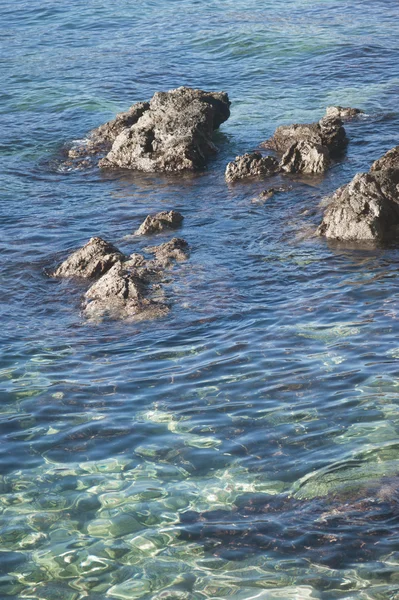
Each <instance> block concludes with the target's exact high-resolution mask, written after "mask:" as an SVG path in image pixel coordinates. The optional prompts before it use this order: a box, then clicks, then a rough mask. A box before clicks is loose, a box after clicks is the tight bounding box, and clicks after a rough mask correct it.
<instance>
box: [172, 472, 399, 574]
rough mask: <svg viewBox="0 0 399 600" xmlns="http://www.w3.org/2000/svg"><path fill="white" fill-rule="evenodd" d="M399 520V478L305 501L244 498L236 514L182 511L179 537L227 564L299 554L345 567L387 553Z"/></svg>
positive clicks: (259, 496) (265, 496) (237, 504)
mask: <svg viewBox="0 0 399 600" xmlns="http://www.w3.org/2000/svg"><path fill="white" fill-rule="evenodd" d="M398 517H399V478H398V477H392V478H382V479H380V480H376V481H374V482H368V483H367V485H363V486H359V485H358V486H357V489H356V490H355V491H351V492H350V493H349V492H343V493H341V494H340V493H336V494H331V495H329V496H326V497H316V498H312V499H307V500H302V499H298V498H295V497H292V496H289V495H287V494H277V495H268V494H245V495H244V496H241V497H239V498H237V500H236V502H235V505H234V507H233V509H232V510H225V509H221V510H210V511H205V512H196V511H192V510H189V511H186V512H183V513H181V515H180V537H181V538H182V539H184V540H187V541H192V542H196V543H201V544H202V545H203V547H204V549H205V551H206V552H209V553H210V554H212V555H214V556H219V557H221V558H224V559H227V560H244V559H246V558H248V557H249V556H253V555H256V554H263V553H265V552H268V554H269V555H271V556H272V557H273V556H275V557H279V558H280V557H284V556H298V555H299V554H300V556H302V557H303V558H305V559H307V560H309V561H311V562H312V563H318V564H322V565H326V566H328V567H330V568H343V567H347V566H349V565H350V564H351V563H352V562H355V561H356V562H362V561H368V560H375V559H377V558H378V556H379V553H381V552H384V548H383V547H381V546H379V545H378V542H379V541H380V540H381V536H382V535H384V536H385V539H386V540H387V544H388V543H389V539H391V540H394V539H396V536H397V535H398V526H397V523H398ZM376 542H377V543H376ZM391 543H392V541H391Z"/></svg>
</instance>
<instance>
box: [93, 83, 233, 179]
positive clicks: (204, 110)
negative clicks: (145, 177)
mask: <svg viewBox="0 0 399 600" xmlns="http://www.w3.org/2000/svg"><path fill="white" fill-rule="evenodd" d="M229 107H230V101H229V99H228V96H227V94H226V93H225V92H204V91H202V90H195V89H191V88H187V87H180V88H177V89H175V90H170V91H169V92H157V93H156V94H154V96H153V98H152V99H151V101H150V103H149V108H148V109H147V110H145V111H144V112H143V114H142V115H141V116H140V118H139V119H138V120H137V122H135V123H134V124H133V125H132V126H130V127H126V128H123V129H122V131H121V132H120V133H119V134H118V135H117V137H116V138H115V140H114V142H113V145H112V148H111V150H110V152H109V153H108V154H107V156H106V157H105V158H104V159H102V160H101V161H100V163H99V165H100V166H101V167H102V168H127V169H137V170H140V171H148V172H151V171H164V172H173V171H182V170H190V171H196V170H199V169H202V168H203V167H204V166H205V165H206V162H207V160H208V158H209V157H210V156H211V155H213V154H215V153H216V152H217V148H216V146H215V145H214V143H213V141H212V135H213V131H214V130H215V129H217V128H218V127H219V126H220V124H221V123H223V122H224V121H225V120H226V119H227V118H228V117H229V115H230V109H229Z"/></svg>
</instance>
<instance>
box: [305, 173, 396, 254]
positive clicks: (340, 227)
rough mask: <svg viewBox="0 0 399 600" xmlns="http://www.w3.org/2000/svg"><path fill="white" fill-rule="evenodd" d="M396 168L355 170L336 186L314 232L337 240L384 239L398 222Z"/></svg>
mask: <svg viewBox="0 0 399 600" xmlns="http://www.w3.org/2000/svg"><path fill="white" fill-rule="evenodd" d="M398 184H399V171H384V170H382V171H381V170H380V171H374V172H370V173H358V174H357V175H355V177H354V178H353V180H352V181H351V182H350V183H348V184H347V185H345V186H343V187H341V188H340V189H338V190H337V191H336V192H335V194H334V195H333V197H332V201H331V204H330V205H329V206H328V208H327V209H326V211H325V213H324V217H323V221H322V223H321V225H320V226H319V227H318V229H317V231H316V233H317V235H322V236H325V237H327V238H333V239H338V240H364V241H380V242H382V241H387V240H389V239H391V238H392V237H394V236H395V235H396V233H397V228H398V225H399V191H398Z"/></svg>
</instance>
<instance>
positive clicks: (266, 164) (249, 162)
mask: <svg viewBox="0 0 399 600" xmlns="http://www.w3.org/2000/svg"><path fill="white" fill-rule="evenodd" d="M278 171H279V164H278V161H277V160H276V159H275V158H274V157H273V156H262V154H260V152H251V153H247V154H243V155H242V156H237V157H236V158H235V160H233V161H232V162H229V164H228V165H227V167H226V173H225V177H226V181H227V182H229V183H232V182H233V181H238V180H239V179H247V178H249V177H269V176H270V175H274V174H275V173H277V172H278Z"/></svg>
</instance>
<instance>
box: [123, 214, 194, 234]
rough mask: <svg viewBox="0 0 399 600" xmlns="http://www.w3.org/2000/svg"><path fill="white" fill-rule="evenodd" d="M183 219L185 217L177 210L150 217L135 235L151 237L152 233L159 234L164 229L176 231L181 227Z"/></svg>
mask: <svg viewBox="0 0 399 600" xmlns="http://www.w3.org/2000/svg"><path fill="white" fill-rule="evenodd" d="M183 218H184V217H183V215H181V214H180V213H179V212H177V211H175V210H170V211H169V212H167V211H164V212H159V213H157V214H156V215H148V217H146V219H145V221H144V222H143V223H142V224H141V225H140V227H139V228H138V229H137V231H135V234H136V235H149V234H151V233H159V232H161V231H163V230H164V229H176V228H177V227H179V225H181V223H182V221H183Z"/></svg>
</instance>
